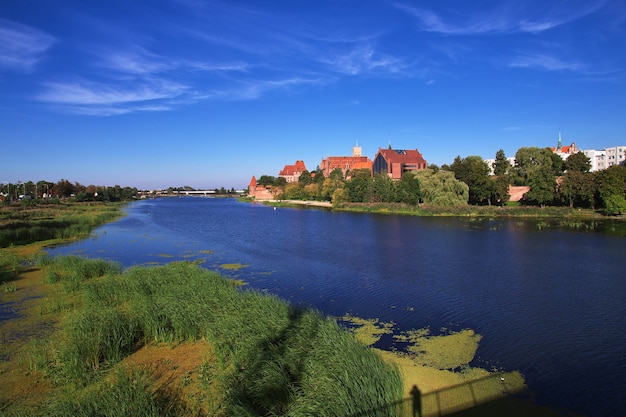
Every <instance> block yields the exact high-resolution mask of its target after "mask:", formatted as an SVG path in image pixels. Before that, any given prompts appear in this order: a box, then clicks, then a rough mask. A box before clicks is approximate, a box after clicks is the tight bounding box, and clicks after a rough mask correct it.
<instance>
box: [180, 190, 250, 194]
mask: <svg viewBox="0 0 626 417" xmlns="http://www.w3.org/2000/svg"><path fill="white" fill-rule="evenodd" d="M243 192H244V190H235V192H234V193H231V192H229V191H228V192H227V193H226V194H242V193H243ZM174 194H177V195H215V194H218V193H216V192H215V190H178V191H174Z"/></svg>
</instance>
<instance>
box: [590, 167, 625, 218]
mask: <svg viewBox="0 0 626 417" xmlns="http://www.w3.org/2000/svg"><path fill="white" fill-rule="evenodd" d="M595 180H596V181H595V182H596V187H597V192H596V195H597V197H596V201H598V202H601V203H602V205H603V206H604V207H605V208H607V202H608V203H609V204H614V203H615V202H619V201H620V200H619V198H616V197H615V198H614V197H613V196H617V197H620V198H624V190H625V189H626V167H623V166H621V165H613V166H611V167H609V168H607V169H604V170H602V171H598V172H596V173H595Z"/></svg>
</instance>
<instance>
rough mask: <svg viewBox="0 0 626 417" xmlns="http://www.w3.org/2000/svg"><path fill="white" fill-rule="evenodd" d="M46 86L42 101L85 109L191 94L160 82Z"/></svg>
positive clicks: (183, 88)
mask: <svg viewBox="0 0 626 417" xmlns="http://www.w3.org/2000/svg"><path fill="white" fill-rule="evenodd" d="M45 86H46V88H47V90H46V91H45V92H44V93H42V94H41V95H39V97H38V98H39V99H40V100H42V101H46V102H50V103H59V104H81V105H111V104H125V103H135V102H142V101H150V100H159V99H169V98H174V97H177V96H180V95H181V94H183V93H184V92H185V91H186V90H187V87H186V86H184V85H182V84H178V83H174V82H170V81H166V80H158V79H154V80H152V82H151V83H143V84H141V85H137V86H134V87H130V86H126V85H111V84H103V83H95V82H87V81H81V82H74V83H47V84H46V85H45Z"/></svg>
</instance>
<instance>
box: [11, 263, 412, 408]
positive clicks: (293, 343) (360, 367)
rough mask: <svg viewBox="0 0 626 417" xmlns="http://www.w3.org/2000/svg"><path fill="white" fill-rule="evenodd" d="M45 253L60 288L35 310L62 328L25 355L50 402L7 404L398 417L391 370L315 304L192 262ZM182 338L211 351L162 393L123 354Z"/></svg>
mask: <svg viewBox="0 0 626 417" xmlns="http://www.w3.org/2000/svg"><path fill="white" fill-rule="evenodd" d="M42 260H43V266H44V267H45V270H46V272H45V280H46V282H48V283H50V284H51V285H52V286H53V287H54V288H55V291H56V292H55V293H54V294H51V295H50V296H49V297H47V298H46V299H45V300H43V302H42V303H41V306H42V307H41V313H42V315H44V316H46V315H53V316H55V321H56V322H57V323H59V330H58V331H57V332H55V333H54V334H53V335H52V337H51V338H50V339H49V340H48V341H46V342H43V341H39V342H36V343H33V344H31V346H30V348H29V349H28V353H27V354H25V355H24V356H23V357H22V358H21V361H22V363H23V364H24V365H27V367H28V369H27V370H26V371H27V372H33V373H34V374H35V375H38V376H39V377H40V378H42V379H43V383H46V384H49V385H50V392H51V393H52V394H51V401H46V404H38V405H37V404H36V405H35V406H34V407H33V406H32V405H29V404H24V403H22V404H19V405H17V406H15V407H11V408H10V409H9V410H8V411H9V412H15V413H17V412H19V413H21V414H22V415H42V414H45V415H100V414H99V413H98V411H97V410H107V415H129V414H128V413H129V412H130V413H131V414H133V415H181V414H185V415H224V416H230V415H238V416H258V415H327V416H335V415H336V416H346V415H380V416H383V415H390V416H391V415H395V411H394V410H393V409H384V410H381V409H380V407H382V406H384V405H387V404H391V403H393V402H394V401H396V400H398V399H400V398H401V397H402V394H403V390H402V381H401V379H400V376H399V373H398V371H397V370H396V369H394V368H393V367H390V366H389V365H386V364H385V363H384V362H383V360H382V359H381V358H380V357H379V356H378V355H377V354H376V353H375V352H374V351H373V350H371V349H368V348H366V347H365V346H364V345H363V344H362V343H360V342H358V341H357V340H356V339H355V338H354V337H353V336H352V335H351V334H350V333H348V332H347V331H346V330H344V329H343V328H341V327H339V326H338V325H337V323H336V322H335V321H334V320H331V319H328V318H326V317H324V316H322V315H321V314H319V313H317V312H316V311H313V310H301V309H296V308H293V307H291V306H289V305H288V304H287V303H285V302H283V301H281V300H279V299H278V298H276V297H274V296H271V295H267V294H261V293H258V292H254V291H249V290H248V291H242V290H241V289H240V288H239V287H237V285H236V284H235V283H233V282H232V281H229V280H226V279H224V278H222V277H221V276H219V275H218V274H216V273H213V272H210V271H207V270H204V269H202V268H200V267H199V266H197V265H194V264H191V263H172V264H169V265H167V266H163V267H155V268H132V269H129V270H127V271H124V272H122V271H121V270H120V269H119V267H118V266H117V265H116V264H112V263H107V262H103V261H97V260H86V259H82V258H77V257H65V258H58V259H56V260H54V261H51V260H49V259H47V258H43V259H42ZM185 343H194V344H196V343H198V344H199V346H203V344H207V343H208V346H210V347H211V349H213V350H212V351H211V350H210V349H208V348H207V349H206V358H205V359H204V360H203V361H201V362H199V363H196V366H194V367H192V368H191V369H190V370H189V372H188V373H186V374H184V375H178V378H179V379H178V381H177V382H178V383H175V384H168V385H167V386H166V387H164V386H162V387H161V388H160V389H157V388H155V378H154V375H153V374H152V370H151V369H150V368H141V367H140V368H133V367H130V366H128V364H127V362H126V361H125V360H126V359H127V358H129V357H130V356H131V355H132V354H134V353H135V352H141V351H142V350H143V349H146V347H149V346H156V345H166V346H168V349H172V348H175V347H177V346H180V345H181V344H185ZM210 352H212V353H210ZM200 357H202V355H200ZM172 375H177V374H176V372H173V373H172ZM190 393H193V396H192V397H193V398H190ZM371 410H378V411H376V412H375V413H373V414H372V413H371ZM5 411H6V410H5Z"/></svg>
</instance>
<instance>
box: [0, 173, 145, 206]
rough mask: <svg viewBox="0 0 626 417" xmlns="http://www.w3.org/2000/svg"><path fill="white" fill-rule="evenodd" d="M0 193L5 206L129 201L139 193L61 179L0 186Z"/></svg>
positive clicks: (128, 188) (116, 187)
mask: <svg viewBox="0 0 626 417" xmlns="http://www.w3.org/2000/svg"><path fill="white" fill-rule="evenodd" d="M0 193H1V194H2V200H3V202H4V203H5V204H10V203H11V202H13V201H21V202H22V204H35V203H37V202H40V201H43V200H48V201H51V202H58V201H59V200H60V199H67V198H72V199H75V200H76V201H80V202H84V201H109V202H114V201H130V200H133V199H135V198H137V196H138V193H139V191H138V190H137V189H136V188H131V187H121V186H119V185H115V186H101V185H87V186H85V185H82V184H80V183H78V182H74V183H72V182H70V181H68V180H66V179H61V180H60V181H58V182H51V181H44V180H42V181H37V182H33V181H27V182H18V183H17V184H11V183H3V184H0Z"/></svg>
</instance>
